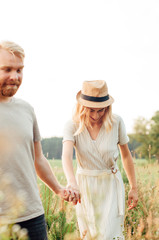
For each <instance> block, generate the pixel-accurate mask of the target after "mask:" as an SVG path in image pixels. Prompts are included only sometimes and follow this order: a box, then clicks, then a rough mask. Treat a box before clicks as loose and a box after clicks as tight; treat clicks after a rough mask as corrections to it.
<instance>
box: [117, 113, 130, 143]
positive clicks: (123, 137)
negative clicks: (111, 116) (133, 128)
mask: <svg viewBox="0 0 159 240" xmlns="http://www.w3.org/2000/svg"><path fill="white" fill-rule="evenodd" d="M118 140H119V141H118V144H120V145H124V144H126V143H128V142H129V137H128V136H127V133H126V128H125V124H124V121H123V119H122V118H121V117H120V118H119V128H118Z"/></svg>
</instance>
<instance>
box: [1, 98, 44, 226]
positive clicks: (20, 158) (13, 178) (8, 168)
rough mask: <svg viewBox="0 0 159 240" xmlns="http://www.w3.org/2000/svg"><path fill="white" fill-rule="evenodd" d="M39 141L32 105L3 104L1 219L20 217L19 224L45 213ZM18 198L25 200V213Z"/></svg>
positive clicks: (17, 219) (22, 103) (21, 101)
mask: <svg viewBox="0 0 159 240" xmlns="http://www.w3.org/2000/svg"><path fill="white" fill-rule="evenodd" d="M40 140H41V137H40V133H39V129H38V124H37V120H36V116H35V113H34V110H33V108H32V107H31V106H30V104H28V103H27V102H25V101H23V100H21V99H16V98H13V99H12V101H11V102H10V103H0V171H1V174H0V182H1V183H2V185H1V186H0V191H1V192H3V197H2V198H1V199H0V216H6V214H7V215H8V216H9V218H11V217H13V218H14V217H15V216H16V215H17V216H16V220H15V221H16V222H20V221H25V220H29V219H32V218H34V217H37V216H40V215H41V214H43V213H44V210H43V206H42V203H41V199H40V195H39V190H38V186H37V176H36V171H35V166H34V142H36V141H40ZM6 178H7V179H8V180H7V181H8V183H6ZM5 184H6V186H5ZM3 186H4V187H3ZM18 196H19V199H22V205H23V208H22V209H21V206H20V205H21V204H20V202H19V204H18ZM14 198H15V199H16V201H15V202H14ZM13 210H14V211H13ZM12 211H13V212H12ZM11 221H12V220H11Z"/></svg>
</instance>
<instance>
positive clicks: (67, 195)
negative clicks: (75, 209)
mask: <svg viewBox="0 0 159 240" xmlns="http://www.w3.org/2000/svg"><path fill="white" fill-rule="evenodd" d="M57 195H58V196H59V197H61V198H62V199H63V200H65V201H67V202H73V204H74V205H76V204H77V202H80V194H79V192H78V191H77V190H73V189H71V188H62V187H61V189H60V190H59V192H58V193H57Z"/></svg>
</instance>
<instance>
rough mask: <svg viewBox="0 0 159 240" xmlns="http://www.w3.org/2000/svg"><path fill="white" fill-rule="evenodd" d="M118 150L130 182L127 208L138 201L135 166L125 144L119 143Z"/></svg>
mask: <svg viewBox="0 0 159 240" xmlns="http://www.w3.org/2000/svg"><path fill="white" fill-rule="evenodd" d="M119 148H120V152H121V158H122V162H123V166H124V169H125V172H126V175H127V178H128V180H129V184H130V187H131V189H130V191H129V194H128V205H129V210H130V209H132V208H134V207H136V206H137V202H138V194H137V183H136V177H135V168H134V163H133V159H132V156H131V153H130V150H129V148H128V145H127V144H124V145H119Z"/></svg>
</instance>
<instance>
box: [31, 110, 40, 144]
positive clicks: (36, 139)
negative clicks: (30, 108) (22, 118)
mask: <svg viewBox="0 0 159 240" xmlns="http://www.w3.org/2000/svg"><path fill="white" fill-rule="evenodd" d="M33 141H34V142H39V141H41V136H40V131H39V126H38V122H37V119H36V115H35V113H34V112H33Z"/></svg>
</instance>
